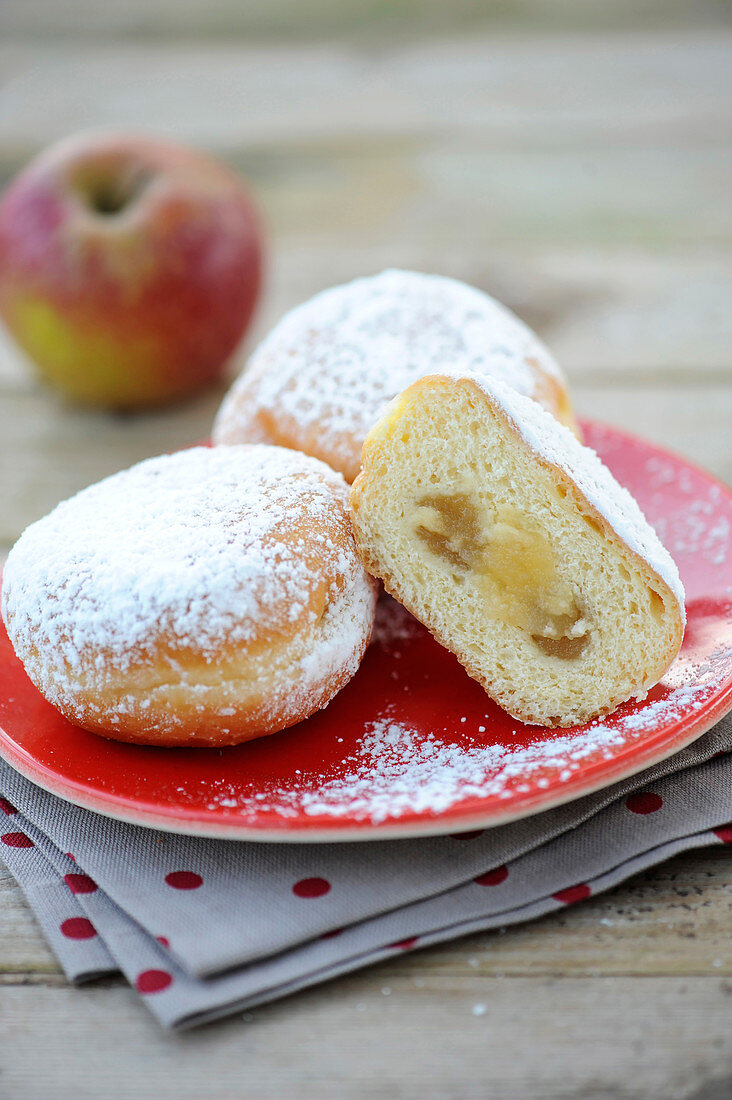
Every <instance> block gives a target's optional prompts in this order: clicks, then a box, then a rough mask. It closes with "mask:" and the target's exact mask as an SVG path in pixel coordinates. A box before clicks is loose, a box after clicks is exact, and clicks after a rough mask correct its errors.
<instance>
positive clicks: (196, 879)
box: [165, 871, 203, 890]
mask: <svg viewBox="0 0 732 1100" xmlns="http://www.w3.org/2000/svg"><path fill="white" fill-rule="evenodd" d="M165 881H166V882H167V884H168V886H172V887H173V889H174V890H197V889H198V887H199V886H203V879H202V878H201V876H200V875H197V874H196V872H195V871H171V872H170V874H169V875H166V876H165Z"/></svg>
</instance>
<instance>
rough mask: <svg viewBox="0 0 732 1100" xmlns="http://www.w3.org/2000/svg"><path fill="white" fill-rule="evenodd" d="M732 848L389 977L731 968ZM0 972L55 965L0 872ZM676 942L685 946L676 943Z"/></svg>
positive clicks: (397, 962)
mask: <svg viewBox="0 0 732 1100" xmlns="http://www.w3.org/2000/svg"><path fill="white" fill-rule="evenodd" d="M730 887H732V850H730V849H714V850H712V851H700V852H692V853H688V854H684V855H682V856H678V857H676V858H675V859H672V860H670V861H669V862H668V863H665V864H663V865H661V866H660V867H655V868H652V869H651V870H649V871H645V872H643V873H642V874H641V875H638V876H636V877H635V878H634V879H632V880H631V881H630V882H628V883H626V884H623V885H622V886H620V887H618V888H617V889H615V890H612V891H610V892H609V893H607V894H601V895H600V896H599V897H596V898H593V899H591V900H589V901H587V902H585V903H583V904H582V905H577V906H574V907H572V908H570V909H566V910H563V911H562V912H559V913H556V914H552V915H551V916H547V917H544V918H542V919H541V920H539V921H533V922H530V923H529V924H525V925H519V926H517V927H515V928H508V929H506V931H505V932H504V933H501V934H499V933H492V932H491V933H485V934H483V935H479V936H470V937H467V938H465V939H462V940H458V941H456V942H455V943H452V944H446V945H444V946H442V947H439V948H432V949H429V950H426V951H424V952H416V953H414V954H407V955H402V956H399V957H398V958H396V959H394V960H393V961H391V962H389V963H388V965H387V968H386V969H387V970H388V973H389V975H390V976H393V975H400V976H401V977H405V978H407V977H415V976H417V975H420V974H426V973H429V974H433V975H445V976H452V977H460V976H463V977H471V976H473V977H474V976H476V975H484V976H494V977H508V976H522V977H525V976H543V977H547V976H550V975H561V976H563V977H570V976H573V977H598V976H604V977H607V976H621V975H625V976H631V975H634V974H636V975H637V974H643V975H652V976H655V977H661V976H666V977H674V976H675V977H680V976H683V975H686V976H693V975H697V976H700V975H707V976H709V977H726V976H729V975H732V945H731V944H730V938H729V929H730V926H731V925H732V890H731V889H730ZM0 927H2V935H1V936H0V980H2V979H4V980H5V981H6V982H9V983H12V982H14V981H21V980H22V981H36V982H43V981H46V980H47V978H48V976H49V975H51V974H59V973H60V970H59V968H58V965H57V964H56V962H55V960H54V958H53V956H52V955H51V954H50V952H49V950H48V948H47V947H46V944H45V940H44V939H43V936H42V935H41V932H40V930H39V928H38V927H37V925H36V924H35V921H34V919H33V916H32V914H31V912H30V910H29V909H28V906H27V905H26V903H25V901H24V899H23V896H22V894H21V891H20V888H19V887H18V886H16V885H15V883H14V882H13V881H12V879H10V876H8V875H7V873H4V874H3V873H0ZM680 947H681V948H682V949H680Z"/></svg>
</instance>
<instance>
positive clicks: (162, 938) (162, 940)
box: [158, 936, 170, 947]
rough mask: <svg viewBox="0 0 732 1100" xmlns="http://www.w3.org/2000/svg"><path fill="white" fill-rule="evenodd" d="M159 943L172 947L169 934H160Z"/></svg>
mask: <svg viewBox="0 0 732 1100" xmlns="http://www.w3.org/2000/svg"><path fill="white" fill-rule="evenodd" d="M158 943H161V944H162V945H163V947H170V940H169V939H168V937H167V936H158Z"/></svg>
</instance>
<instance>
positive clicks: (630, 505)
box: [440, 368, 685, 621]
mask: <svg viewBox="0 0 732 1100" xmlns="http://www.w3.org/2000/svg"><path fill="white" fill-rule="evenodd" d="M440 373H441V374H444V375H447V376H448V377H450V378H456V379H457V378H468V379H469V380H470V381H472V382H474V383H475V385H477V386H478V387H479V388H480V389H482V390H483V392H484V393H486V394H487V395H488V396H489V397H490V398H492V400H493V401H495V402H496V403H497V404H498V405H499V406H500V408H501V409H502V410H503V412H504V413H505V414H506V416H507V417H508V418H509V420H510V421H511V423H512V424H513V426H514V427H515V429H516V431H517V432H518V433H519V434H520V435H521V436H522V437H523V438H524V439H525V440H526V442H527V443H528V444H529V446H530V447H531V448H532V450H534V451H535V452H536V453H537V454H538V455H540V457H541V458H543V459H545V460H546V461H547V462H550V463H551V464H552V465H553V466H557V467H558V468H559V469H560V470H562V471H563V472H564V473H565V474H567V475H568V477H569V478H571V480H572V481H574V483H575V484H576V485H577V487H578V488H579V490H580V492H581V493H582V494H583V495H584V497H585V498H586V499H587V501H588V502H589V504H591V505H592V507H593V508H595V509H596V510H597V511H598V512H599V513H600V515H602V516H603V518H604V519H605V520H606V521H607V522H608V523H609V524H610V526H611V527H612V529H613V530H614V531H615V533H616V534H617V535H618V536H619V537H620V538H621V539H622V540H623V542H625V543H626V544H627V545H628V546H629V547H630V549H631V550H632V551H633V552H634V553H636V554H637V555H638V556H639V557H641V558H643V559H644V560H645V561H646V562H647V563H648V564H649V565H650V567H651V568H652V569H653V570H654V572H656V573H657V574H658V575H659V576H660V577H661V579H662V580H663V581H665V583H666V584H667V585H668V587H669V588H670V589H671V591H672V592H673V594H674V596H675V597H676V599H677V601H678V603H679V607H680V610H681V614H682V615H683V616H684V621H685V608H684V600H685V593H684V586H683V584H682V583H681V577H680V576H679V571H678V569H677V567H676V563H675V562H674V560H673V558H672V557H671V555H670V554H669V552H668V550H667V549H666V547H665V546H664V545H663V544H662V542H661V541H660V539H659V538H658V536H657V534H656V532H655V531H654V530H653V528H652V527H651V525H650V523H649V522H648V520H647V519H646V517H645V516H644V515H643V513H642V511H641V510H640V507H639V505H638V502H637V501H636V500H635V498H634V497H632V496H631V494H630V493H629V492H628V490H627V489H625V488H624V487H623V486H622V485H619V484H618V482H617V481H616V480H615V478H614V477H613V475H612V474H611V473H610V470H609V469H608V468H607V466H606V465H605V464H604V462H602V460H601V459H600V457H599V455H598V454H597V452H596V451H593V450H592V448H591V447H585V446H584V445H583V444H582V443H580V442H579V440H577V439H576V438H575V436H574V435H573V434H572V432H570V431H569V430H568V429H567V428H565V427H564V425H563V424H559V423H558V422H557V421H556V420H555V419H554V417H553V416H550V415H549V413H547V412H546V411H545V410H544V409H542V408H541V406H540V405H538V404H537V403H536V402H535V401H529V400H527V399H526V398H525V397H523V396H522V395H521V394H519V393H516V391H515V390H513V389H511V388H510V387H509V386H505V385H503V384H502V383H501V382H499V381H496V380H495V379H487V378H484V377H483V376H482V375H479V374H477V373H476V372H474V371H463V370H460V369H456V368H448V369H447V370H445V371H442V372H440Z"/></svg>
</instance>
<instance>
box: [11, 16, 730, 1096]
mask: <svg viewBox="0 0 732 1100" xmlns="http://www.w3.org/2000/svg"><path fill="white" fill-rule="evenodd" d="M377 6H378V5H376V4H375V0H372V2H370V3H369V2H367V0H363V2H362V3H360V4H358V5H355V6H354V11H356V8H357V9H358V10H357V12H356V15H354V19H353V20H352V23H351V24H349V23H348V18H347V17H346V15H344V14H343V10H342V9H343V5H342V4H341V5H335V4H329V3H327V2H325V0H323V2H322V3H320V4H316V5H314V11H315V13H316V14H315V16H314V21H313V23H312V25H311V24H309V23H308V22H307V20H306V19H305V18H304V16H303V14H302V9H301V8H299V7H297V5H294V4H293V0H290V4H289V5H288V4H287V3H285V2H284V0H282V2H279V0H278V3H276V4H272V5H270V6H269V7H268V6H267V5H266V4H264V3H261V2H260V0H257V2H256V3H253V4H252V5H251V12H250V15H251V25H250V27H249V29H250V30H251V32H252V35H253V36H254V37H247V36H244V37H242V36H241V35H240V36H239V37H237V34H236V33H231V34H229V31H232V32H240V31H242V30H244V31H246V30H247V26H246V25H245V23H246V18H248V17H246V16H245V14H243V11H244V8H242V10H241V11H239V10H238V9H237V11H234V6H232V5H230V4H226V3H224V2H223V0H216V2H212V3H211V4H210V5H208V6H206V10H207V12H208V15H207V16H205V17H204V15H203V14H202V11H203V6H201V7H200V9H199V7H197V6H196V5H195V4H192V3H184V4H181V5H178V6H176V5H174V4H173V3H172V0H157V3H149V2H148V0H145V3H142V2H138V0H135V2H134V3H131V4H127V5H125V6H124V10H118V8H116V7H115V6H113V5H98V4H95V5H91V3H90V2H89V0H86V2H85V0H76V2H75V3H74V4H72V5H70V7H71V9H72V10H73V12H74V13H75V15H74V19H72V20H71V22H69V21H68V20H64V18H63V17H62V16H61V15H60V14H59V13H60V11H61V6H60V5H52V4H50V3H49V2H48V0H27V3H25V4H23V5H20V4H16V5H13V4H12V3H11V4H10V5H8V4H7V0H0V24H2V20H3V18H5V19H6V20H7V23H6V26H7V28H8V33H6V34H5V35H0V179H2V178H4V177H9V176H10V174H11V173H12V172H14V171H15V170H16V169H17V167H18V166H19V165H20V164H21V163H23V161H24V160H25V159H26V158H27V157H28V156H30V155H31V154H32V153H33V152H35V151H36V150H37V149H38V148H39V147H41V146H42V145H43V144H45V143H46V142H48V141H50V140H52V139H54V138H56V137H58V136H61V135H62V134H65V133H67V132H68V131H70V130H73V129H77V128H80V127H86V126H97V125H103V126H107V127H125V128H132V127H134V128H139V129H145V130H150V131H152V132H156V133H165V134H168V135H172V136H174V137H177V138H179V139H181V140H186V141H190V142H194V143H197V144H199V145H202V146H204V147H207V148H210V149H211V150H213V151H215V152H218V153H219V154H221V155H222V156H224V157H226V158H228V159H229V160H230V161H232V162H233V163H234V164H235V165H237V166H238V167H239V168H240V169H241V170H242V171H243V172H245V173H246V174H247V175H248V176H249V178H250V180H251V182H252V185H253V188H254V190H255V192H256V195H257V198H258V200H259V202H260V205H261V207H262V209H263V212H264V214H265V217H266V219H267V222H268V224H269V231H270V240H271V248H270V260H271V263H270V271H269V285H268V289H267V295H266V299H265V302H264V304H263V308H262V310H261V312H260V316H259V318H258V323H257V332H256V334H254V335H255V336H256V335H258V334H261V333H262V332H264V331H265V330H266V329H267V327H268V326H269V325H270V324H271V323H272V322H273V321H274V320H275V319H276V318H277V317H278V316H279V315H280V314H281V313H282V311H283V310H284V309H285V308H286V307H288V306H290V305H292V304H294V303H296V302H298V301H300V300H302V299H303V298H305V297H306V296H308V295H310V294H311V293H313V292H314V291H316V290H317V289H320V288H321V287H323V286H326V285H329V284H332V283H335V282H339V281H342V280H344V279H346V278H348V277H351V276H353V275H356V274H360V273H365V272H373V271H376V270H378V269H380V268H382V267H384V266H386V265H390V266H406V267H414V268H418V269H422V270H434V271H441V272H444V273H448V274H455V275H457V276H460V277H463V278H465V279H467V280H469V281H472V282H475V283H477V284H479V285H480V286H482V287H484V288H486V289H489V290H491V291H493V292H494V293H495V294H497V295H498V296H499V297H501V298H502V299H504V300H505V301H506V302H507V303H508V304H510V305H511V306H513V307H514V308H515V309H517V310H518V312H519V313H521V314H522V315H523V316H524V317H525V318H526V319H527V320H528V321H529V322H530V323H532V324H533V325H534V326H535V327H536V328H537V329H538V330H539V332H540V333H541V334H542V335H543V336H544V337H545V339H546V340H547V341H548V343H549V344H550V346H551V347H552V348H553V350H554V351H555V352H556V354H557V356H558V358H559V359H560V361H561V362H562V363H563V364H564V366H565V367H566V369H567V372H568V374H569V377H570V379H571V383H572V386H573V390H574V394H575V400H576V404H577V406H578V408H579V410H580V412H581V413H582V414H584V415H587V416H590V417H597V418H599V419H604V420H607V421H609V422H614V423H616V424H620V425H622V426H623V427H625V428H627V429H629V430H631V431H635V432H638V433H641V434H643V435H645V436H647V437H649V438H651V439H653V440H657V441H659V442H661V443H662V444H666V445H668V446H670V447H672V448H674V449H676V450H678V451H681V452H683V453H685V454H686V455H688V456H689V457H690V458H692V459H693V460H695V461H697V462H698V463H700V464H702V465H704V466H706V467H708V468H710V469H711V470H713V471H714V472H715V473H717V474H718V475H719V476H721V477H722V478H723V479H725V480H727V481H731V480H732V447H731V446H730V422H731V421H732V376H731V374H730V328H731V326H730V316H731V314H730V310H729V290H730V283H731V282H732V278H731V267H730V238H731V236H732V225H731V224H730V205H729V201H728V193H729V174H728V173H729V163H730V140H729V139H730V133H732V129H731V128H730V108H729V72H730V67H731V65H732V35H731V34H730V32H729V30H728V29H726V28H725V27H724V26H723V25H721V24H720V23H719V20H720V19H721V15H720V14H719V13H720V11H721V8H717V6H716V5H714V4H711V3H703V4H702V3H700V4H699V5H698V6H695V7H694V10H695V11H696V13H697V16H698V18H697V19H696V20H695V21H694V22H693V23H692V22H691V21H690V17H689V11H690V8H691V6H687V8H686V9H685V8H684V6H683V5H681V4H676V3H671V4H669V5H667V8H668V12H669V16H668V19H667V20H664V19H663V18H662V16H660V15H659V12H661V8H662V6H661V5H659V4H658V3H650V4H647V5H645V6H644V7H643V11H644V12H645V16H647V19H646V26H645V28H642V29H634V28H633V25H632V20H634V19H635V18H636V17H635V15H634V14H633V13H634V11H635V7H636V5H631V4H626V3H620V4H618V5H617V6H613V14H612V16H611V15H606V13H605V8H607V5H605V4H602V5H600V4H596V3H591V4H588V5H587V7H586V8H584V9H583V15H582V23H581V28H580V29H579V30H578V29H577V27H576V26H575V25H574V24H573V22H572V13H573V11H574V9H573V7H572V5H571V4H569V3H567V2H566V0H565V2H560V0H556V2H553V3H552V4H551V5H548V7H551V8H552V10H553V11H555V13H557V22H556V23H555V24H552V21H551V19H550V18H549V17H548V16H547V9H546V8H544V9H542V6H541V5H538V4H536V3H533V2H528V0H527V3H525V4H524V5H523V7H522V8H521V12H523V16H525V17H526V18H525V19H524V18H523V17H522V15H521V12H519V13H518V14H517V15H516V17H515V19H514V21H513V22H512V20H511V17H510V13H508V14H507V10H506V8H505V6H504V7H500V6H499V13H498V14H499V16H500V22H499V23H493V24H490V23H485V22H484V21H481V19H482V17H480V18H479V15H480V13H479V12H478V7H479V6H476V5H475V4H470V3H468V2H467V0H466V2H463V0H461V2H459V3H457V4H456V8H455V11H456V13H457V14H456V19H455V21H454V22H453V24H452V26H448V25H447V24H446V18H447V17H446V15H445V10H444V8H443V7H440V6H439V5H435V4H431V3H429V2H428V0H413V2H410V3H409V4H406V5H405V6H404V11H403V12H402V16H401V17H400V19H399V20H397V21H396V23H395V24H394V27H395V30H394V33H391V29H390V28H391V24H389V23H388V22H379V20H378V18H377V17H376V16H374V9H375V8H376V7H377ZM244 7H246V6H244ZM288 11H289V12H290V15H291V17H292V18H291V21H290V23H289V24H288V23H287V19H286V18H285V16H286V15H287V12H288ZM337 12H338V13H340V14H337ZM405 13H406V14H405ZM415 13H417V14H420V13H421V15H424V16H425V20H426V21H427V24H428V30H429V31H430V33H426V34H424V35H421V34H420V33H418V30H419V28H417V27H416V25H410V22H409V20H410V19H411V18H412V16H414V15H415ZM476 13H477V14H476ZM280 16H281V17H282V19H281V20H280V22H279V23H278V18H279V17H280ZM356 16H358V18H356ZM427 16H429V17H430V19H431V23H430V21H429V20H428V19H427ZM206 19H209V20H210V22H209V23H206ZM329 19H330V20H331V22H329ZM202 20H203V22H202ZM286 24H287V29H288V34H289V38H288V40H287V41H286V40H285V38H284V35H283V36H282V37H278V33H279V30H280V29H281V27H284V26H285V25H286ZM437 25H439V27H440V28H441V30H440V33H439V34H437V33H433V31H434V27H435V26H437ZM206 28H208V32H207V33H205V34H204V33H203V31H205V30H206ZM344 28H345V29H346V30H349V31H352V32H353V33H351V34H350V36H349V37H347V38H343V37H342V38H341V39H340V40H336V39H335V38H334V36H333V35H334V33H336V32H337V33H339V34H340V33H341V32H343V31H344ZM290 32H293V33H290ZM294 32H302V34H303V35H305V37H304V38H297V36H296V34H295V33H294ZM331 32H332V33H331ZM257 34H261V35H262V36H263V37H262V38H260V39H258V40H257V39H256V35H257ZM219 399H220V393H211V394H208V395H206V396H205V397H203V398H201V399H200V400H198V401H196V402H194V403H192V404H189V405H186V406H181V407H179V408H176V409H172V410H169V411H167V412H164V413H156V414H152V415H148V416H141V417H134V418H133V417H112V416H103V415H97V414H90V413H87V412H82V411H79V410H74V409H70V408H66V407H64V406H62V405H61V404H60V403H59V402H58V401H57V400H56V398H55V397H54V396H53V395H52V394H51V393H49V392H47V391H46V390H44V389H43V388H41V387H40V386H39V385H38V384H37V383H36V382H35V380H34V378H33V375H32V373H31V372H30V370H29V369H28V367H27V364H25V363H24V362H23V361H22V358H21V357H20V355H19V354H18V353H17V352H16V351H14V350H13V349H12V348H11V347H10V345H9V343H7V342H2V343H0V402H1V408H2V438H1V439H0V493H1V499H2V509H1V510H0V549H2V548H5V549H7V547H8V546H9V545H11V544H12V542H13V540H14V539H15V538H16V537H17V535H18V533H19V532H20V530H21V529H22V528H23V526H24V525H25V524H26V523H28V522H30V521H32V520H34V519H36V518H37V517H39V516H40V515H42V514H43V513H45V512H46V511H47V510H48V509H49V508H50V507H51V506H53V505H54V504H55V503H56V502H57V501H58V500H59V499H60V498H62V497H64V496H67V495H68V494H69V493H71V492H72V491H74V490H76V489H77V488H79V487H81V486H83V485H86V484H88V483H89V482H91V481H93V480H96V479H98V478H99V477H101V476H103V475H105V474H107V473H109V472H111V471H113V470H117V469H119V468H121V467H124V466H126V465H129V464H130V463H131V462H133V461H136V460H138V459H140V458H143V457H145V456H147V455H150V454H154V453H159V452H162V451H166V450H170V449H173V448H175V447H177V446H179V445H182V444H185V443H188V442H190V441H192V440H195V439H198V438H201V437H203V436H205V435H206V434H207V432H208V429H209V426H210V423H211V419H212V416H213V412H214V410H215V408H216V406H217V404H218V401H219ZM731 856H732V851H731V850H730V849H721V848H720V849H718V850H714V851H708V852H702V853H698V854H691V855H685V856H682V857H679V858H677V859H674V860H672V861H671V862H669V863H667V864H665V865H664V866H662V867H660V868H658V869H656V870H653V871H650V872H647V873H645V874H643V875H641V876H639V877H638V878H636V879H635V880H633V881H632V882H630V883H628V884H626V885H625V886H623V887H621V888H619V889H617V890H614V891H613V892H612V893H609V894H607V895H605V896H604V897H598V898H594V899H591V900H589V901H588V902H585V903H583V904H581V905H578V906H576V907H575V908H573V909H571V910H567V911H564V912H562V913H561V914H555V915H553V916H550V917H547V918H545V919H544V920H542V921H539V922H536V923H534V924H531V925H527V926H525V927H520V928H516V929H510V930H508V931H506V932H505V934H503V935H497V934H486V935H482V936H474V937H472V938H470V939H468V940H463V941H460V942H458V943H456V944H454V945H450V946H445V947H441V948H435V949H431V950H429V951H425V952H417V953H415V954H413V955H409V956H405V957H402V958H400V959H398V960H394V961H390V962H388V963H385V964H383V965H381V966H379V967H377V968H375V969H373V970H369V971H366V972H364V973H362V974H357V975H355V976H352V977H349V978H346V979H343V980H339V981H337V982H333V983H331V984H329V985H327V986H325V987H322V988H319V989H315V990H312V991H309V992H306V993H303V994H299V995H297V996H295V997H293V998H290V999H289V1000H287V1001H284V1002H282V1003H278V1004H274V1005H272V1006H269V1007H266V1008H262V1009H259V1010H257V1011H256V1012H253V1013H251V1014H248V1015H247V1016H246V1017H245V1019H244V1021H242V1019H241V1017H239V1018H236V1017H235V1018H234V1019H232V1020H231V1021H227V1022H224V1023H222V1024H218V1025H214V1026H211V1027H208V1028H204V1029H202V1030H200V1031H198V1032H196V1033H192V1034H187V1035H185V1036H181V1037H178V1036H168V1035H165V1034H162V1033H161V1032H160V1031H159V1030H158V1029H157V1027H156V1026H155V1025H154V1024H153V1023H152V1022H151V1019H150V1018H149V1017H148V1015H147V1013H146V1011H145V1009H144V1007H142V1005H141V1004H140V1003H139V1000H138V999H137V997H136V995H135V994H133V993H132V992H131V991H130V990H129V989H128V988H126V987H125V986H124V985H123V984H122V983H121V982H119V981H105V982H102V983H99V984H96V985H92V986H89V987H87V988H84V989H80V990H77V989H71V988H69V986H68V985H67V983H66V982H65V980H64V978H63V976H62V974H61V973H60V971H59V968H58V966H57V964H56V962H55V961H54V959H53V957H52V956H51V955H50V953H49V951H48V949H47V948H46V946H45V944H44V942H43V940H42V938H41V936H40V934H39V932H38V930H37V928H36V926H35V924H34V921H33V918H32V916H31V914H30V911H29V910H28V908H27V906H26V904H25V902H24V901H23V898H22V896H21V893H20V891H19V890H18V888H17V887H16V886H15V885H14V884H13V882H12V880H11V879H10V878H9V877H8V876H7V875H5V876H4V877H0V1096H2V1097H11V1096H18V1097H21V1096H22V1097H23V1098H24V1100H31V1098H36V1097H37V1098H39V1100H41V1098H43V1100H45V1098H46V1097H48V1096H54V1097H67V1096H68V1097H72V1096H73V1097H90V1098H92V1097H93V1098H97V1097H101V1096H104V1097H108V1096H109V1097H128V1096H129V1097H140V1096H173V1097H196V1098H200V1097H202V1096H203V1097H207V1098H208V1097H217V1098H218V1097H222V1098H223V1097H232V1098H233V1097H237V1098H238V1097H252V1098H259V1097H290V1096H298V1097H312V1098H321V1097H343V1096H349V1097H351V1096H353V1097H381V1096H398V1097H420V1098H421V1097H428V1096H429V1097H432V1096H435V1097H486V1096H491V1097H500V1098H506V1100H524V1098H525V1100H529V1098H531V1100H551V1098H555V1097H556V1098H559V1097H573V1098H575V1097H576V1098H579V1097H587V1098H601V1100H626V1098H627V1100H630V1098H635V1097H642V1098H644V1100H656V1098H657V1100H670V1098H687V1097H688V1098H692V1097H693V1098H695V1100H702V1098H703V1100H717V1098H719V1100H721V1098H722V1097H726V1096H728V1095H729V1090H730V1088H731V1087H732V1045H731V1044H730V1021H731V1019H732V948H731V947H730V940H729V932H730V908H731V904H730V884H731V883H732V860H731V858H730V857H731ZM476 1004H485V1005H486V1006H487V1008H488V1011H487V1012H486V1013H485V1014H484V1015H482V1016H476V1015H474V1014H473V1012H472V1009H473V1006H474V1005H476Z"/></svg>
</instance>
